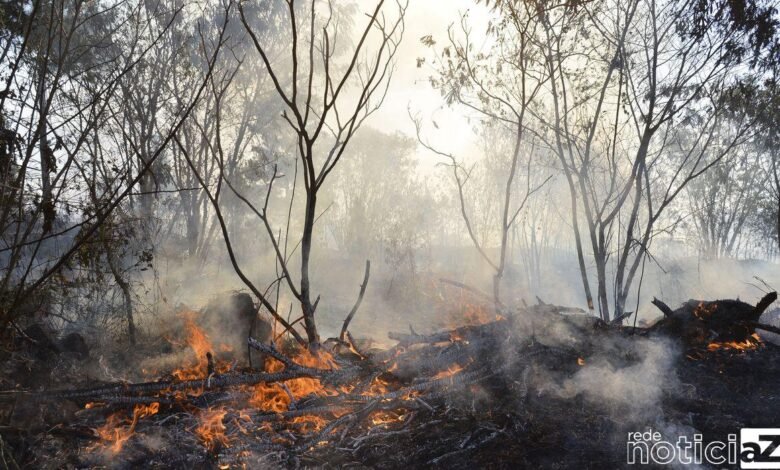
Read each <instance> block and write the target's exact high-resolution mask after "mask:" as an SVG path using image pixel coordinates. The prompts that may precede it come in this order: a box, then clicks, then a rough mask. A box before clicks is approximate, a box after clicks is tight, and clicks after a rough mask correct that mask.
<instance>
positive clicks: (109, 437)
mask: <svg viewBox="0 0 780 470" xmlns="http://www.w3.org/2000/svg"><path fill="white" fill-rule="evenodd" d="M89 405H91V404H89ZM158 411H160V404H159V403H157V402H154V403H151V404H149V405H135V408H133V419H132V420H125V419H124V418H123V417H122V414H123V413H122V412H117V413H114V414H112V415H110V416H109V417H108V419H106V424H104V425H103V426H100V427H99V428H97V429H95V433H96V434H97V435H98V437H100V439H101V441H103V442H102V443H103V444H104V445H105V446H106V448H107V449H108V450H110V451H111V452H112V453H114V454H118V453H119V452H120V451H121V450H122V447H123V446H124V445H125V442H127V440H128V439H130V436H132V435H133V433H134V432H135V426H136V424H138V420H139V419H141V418H145V417H147V416H152V415H155V414H157V412H158Z"/></svg>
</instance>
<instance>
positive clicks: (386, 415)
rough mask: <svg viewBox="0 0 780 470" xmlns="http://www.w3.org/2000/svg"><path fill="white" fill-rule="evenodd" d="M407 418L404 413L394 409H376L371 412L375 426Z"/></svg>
mask: <svg viewBox="0 0 780 470" xmlns="http://www.w3.org/2000/svg"><path fill="white" fill-rule="evenodd" d="M405 418H406V415H404V414H403V413H396V412H392V411H375V412H374V413H372V414H371V424H373V425H374V426H379V425H388V424H393V423H401V422H403V421H404V419H405Z"/></svg>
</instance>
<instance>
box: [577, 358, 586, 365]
mask: <svg viewBox="0 0 780 470" xmlns="http://www.w3.org/2000/svg"><path fill="white" fill-rule="evenodd" d="M577 365H578V366H584V365H585V359H583V358H581V357H578V358H577Z"/></svg>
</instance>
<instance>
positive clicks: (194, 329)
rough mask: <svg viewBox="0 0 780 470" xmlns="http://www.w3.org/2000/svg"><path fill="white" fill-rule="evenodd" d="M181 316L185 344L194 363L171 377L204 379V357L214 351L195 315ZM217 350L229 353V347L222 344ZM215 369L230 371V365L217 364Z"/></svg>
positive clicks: (174, 372)
mask: <svg viewBox="0 0 780 470" xmlns="http://www.w3.org/2000/svg"><path fill="white" fill-rule="evenodd" d="M182 316H183V317H184V328H185V329H186V330H187V341H186V344H187V346H188V347H189V348H190V349H191V350H192V352H194V353H195V359H196V363H195V364H194V365H191V366H187V367H182V368H181V369H177V370H175V371H173V372H172V374H171V375H173V376H174V377H175V378H177V379H179V380H194V379H200V378H203V377H206V375H208V359H207V357H206V355H207V354H208V353H211V352H212V351H214V350H215V349H214V347H213V345H212V344H211V340H210V339H209V337H208V335H207V334H206V333H205V332H204V331H203V330H202V329H201V328H200V326H198V324H197V322H196V321H195V313H194V312H184V313H183V314H182ZM174 344H175V343H174ZM219 349H220V350H221V351H230V347H229V346H226V345H222V344H221V345H220V346H219ZM216 368H217V372H220V373H223V372H227V371H228V370H230V364H227V363H218V364H217V367H216Z"/></svg>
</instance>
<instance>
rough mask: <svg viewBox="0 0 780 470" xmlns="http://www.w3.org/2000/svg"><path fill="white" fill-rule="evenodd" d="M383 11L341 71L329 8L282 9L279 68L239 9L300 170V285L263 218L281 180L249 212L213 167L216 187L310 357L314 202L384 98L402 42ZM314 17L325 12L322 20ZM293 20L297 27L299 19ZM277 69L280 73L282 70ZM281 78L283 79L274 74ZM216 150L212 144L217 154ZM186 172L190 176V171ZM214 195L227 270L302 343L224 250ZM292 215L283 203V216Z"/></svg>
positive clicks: (313, 342)
mask: <svg viewBox="0 0 780 470" xmlns="http://www.w3.org/2000/svg"><path fill="white" fill-rule="evenodd" d="M383 6H384V1H380V2H378V3H377V5H376V8H375V9H374V10H373V12H371V13H370V14H369V15H368V18H369V19H368V22H367V24H366V25H365V27H364V28H363V29H362V30H361V31H360V32H359V35H358V38H357V43H356V45H355V46H354V48H353V50H352V52H350V53H349V54H348V55H347V57H346V61H345V62H344V63H343V64H340V63H339V62H338V57H337V50H338V49H339V48H338V43H339V41H343V40H344V39H342V38H341V37H340V36H338V34H339V33H340V30H339V28H340V27H339V23H338V19H337V18H335V19H334V12H333V6H332V5H331V4H330V3H327V2H325V3H320V2H316V1H312V2H311V3H310V4H308V5H304V6H298V5H297V4H296V2H295V1H292V0H291V1H288V2H287V10H288V15H289V30H288V32H289V34H290V40H289V43H290V45H291V47H290V56H289V58H288V60H287V61H286V64H284V63H282V61H281V60H279V61H275V60H274V59H273V58H272V57H271V56H270V54H269V53H268V46H267V44H264V43H263V42H262V41H261V39H260V37H259V36H258V34H257V33H256V32H255V27H254V25H253V24H252V23H251V20H250V19H249V18H248V16H247V14H246V12H245V7H244V6H243V5H240V6H239V13H240V14H241V21H242V24H243V25H244V27H245V29H246V31H247V33H248V34H249V36H250V38H251V41H252V44H253V45H254V48H255V50H256V52H257V54H259V56H260V59H261V60H262V63H263V65H264V66H265V71H266V73H267V74H268V76H269V77H270V78H271V81H272V82H273V85H274V90H275V92H276V94H277V96H278V98H279V99H280V100H281V101H282V103H283V105H284V112H283V113H282V117H283V119H284V120H285V121H286V122H287V124H288V125H289V128H290V130H291V131H292V136H293V138H294V141H295V148H296V152H297V161H298V162H299V163H300V168H301V174H302V176H303V178H302V179H303V186H304V188H303V189H304V201H303V204H304V207H303V214H302V215H303V217H302V219H303V226H302V228H301V233H300V244H299V246H300V250H299V251H300V278H299V279H298V280H296V279H295V278H294V276H293V274H292V270H291V268H290V266H291V256H292V251H296V249H297V246H298V243H295V240H292V241H293V242H294V245H295V247H296V248H293V250H292V251H290V252H288V251H287V247H288V246H289V244H288V241H289V239H288V235H285V237H284V239H282V235H281V233H282V231H277V229H276V227H275V225H274V224H273V221H272V220H270V217H269V213H268V205H269V202H270V195H271V194H272V192H273V190H274V183H275V181H276V180H277V179H278V178H280V177H281V175H279V174H278V172H277V171H276V169H274V170H273V171H272V172H271V173H270V175H269V177H268V180H267V182H266V185H267V191H266V195H265V199H264V201H263V202H262V203H261V204H259V205H256V204H254V203H253V202H252V201H251V200H250V199H249V198H248V197H247V196H246V195H245V194H243V193H242V192H241V191H240V190H239V188H237V187H236V185H234V184H232V182H231V180H230V178H229V175H228V173H227V171H226V169H225V167H224V165H222V164H221V163H220V164H219V174H220V178H219V181H220V182H224V183H225V185H226V186H227V187H229V188H230V190H231V192H232V193H233V194H235V196H236V197H238V198H239V199H240V200H241V201H242V202H244V203H245V204H246V205H247V207H249V208H250V210H251V211H252V212H253V213H254V214H255V215H256V216H257V217H258V219H259V220H260V221H261V223H262V225H263V227H264V230H265V232H266V234H267V236H268V238H269V239H270V241H271V244H272V246H273V250H274V253H275V255H276V261H277V265H278V267H279V269H280V276H279V279H278V280H277V281H275V282H284V284H285V286H286V288H287V289H288V290H289V292H290V293H291V294H292V295H293V296H294V298H295V299H297V301H298V302H300V305H301V311H302V312H301V313H302V314H301V320H302V321H303V324H304V329H305V332H306V343H308V344H309V345H310V347H312V348H314V349H316V348H317V347H318V345H319V343H320V336H319V332H318V329H317V324H316V322H315V310H316V306H317V302H318V299H319V296H317V299H315V298H314V294H313V292H312V285H311V275H310V271H311V266H310V261H311V253H312V241H313V236H314V226H315V222H316V220H317V218H318V216H319V214H318V213H317V207H318V196H319V193H320V190H321V188H322V187H323V185H324V184H325V182H326V180H327V178H328V176H329V175H330V174H331V173H332V172H333V170H334V169H335V167H336V165H337V164H338V163H339V161H340V159H341V158H342V156H343V155H344V152H345V150H346V149H347V146H348V145H349V143H350V141H351V139H352V138H353V136H354V135H355V132H356V131H357V130H358V129H359V128H360V126H361V124H363V122H364V121H365V120H366V118H367V117H368V116H369V115H371V114H372V113H373V112H374V111H376V109H378V107H379V106H380V105H381V103H382V101H383V99H384V96H385V94H386V92H387V87H388V84H389V80H390V76H391V75H392V71H393V66H394V57H395V53H396V51H397V49H398V45H399V42H400V40H401V37H402V35H403V29H404V28H403V17H404V12H405V8H406V7H405V5H401V4H400V3H397V4H396V8H397V13H396V14H395V15H394V17H393V18H388V17H387V16H386V14H385V12H384V11H383V10H384V9H383ZM322 10H325V12H324V14H323V12H322ZM301 17H302V18H303V20H302V19H300V18H301ZM285 65H287V66H288V68H287V69H285ZM282 70H286V71H285V72H282ZM287 74H289V77H290V79H289V83H290V85H289V87H288V86H285V85H284V84H283V83H285V80H284V77H285V76H287ZM219 145H220V143H219V142H218V143H217V146H219ZM179 147H180V149H181V150H182V152H184V151H185V150H184V149H183V146H182V145H180V146H179ZM218 153H220V151H219V150H218ZM185 155H186V154H185ZM191 169H192V170H193V172H196V173H197V171H196V169H195V168H194V166H193V165H191ZM199 178H200V179H201V180H202V181H201V184H202V185H204V187H205V186H206V182H205V181H204V180H203V179H202V177H200V176H199ZM219 188H220V186H219V184H218V185H217V186H216V188H215V190H214V191H211V190H210V191H209V192H210V195H209V199H210V200H211V202H212V206H213V207H214V210H215V213H216V216H217V218H218V219H219V223H220V226H221V228H222V233H223V237H224V240H225V243H226V248H227V249H228V252H229V255H230V258H231V262H232V264H233V267H234V269H235V270H236V272H237V274H238V275H239V276H240V277H241V278H242V280H243V281H244V283H245V284H246V285H247V287H249V288H250V289H251V290H252V291H253V293H254V294H255V295H256V296H257V297H258V298H259V299H260V302H261V303H262V304H263V306H264V307H265V308H266V309H267V310H268V311H269V312H270V313H271V314H272V315H273V316H274V317H275V318H276V319H277V321H279V322H280V323H281V324H282V325H283V326H284V328H285V329H286V330H288V331H290V333H291V334H293V336H295V337H296V339H298V340H299V341H301V342H303V341H302V338H301V336H300V335H299V334H298V333H297V332H295V330H294V328H293V327H294V325H295V323H297V320H296V321H295V322H291V323H288V322H286V321H285V320H284V319H283V318H282V316H281V315H280V314H279V312H278V311H277V309H276V306H274V305H273V303H272V302H271V301H270V300H269V298H268V294H267V290H266V292H263V291H261V290H260V289H259V288H257V287H256V286H255V284H254V283H253V282H251V281H250V280H249V278H248V277H247V276H246V275H245V274H244V273H243V271H242V270H241V267H240V265H239V263H238V260H237V258H236V256H235V253H234V249H233V246H232V244H231V242H230V234H229V231H228V227H227V225H226V223H225V221H224V217H223V216H222V215H221V212H222V211H221V208H220V206H219V200H218V197H217V195H218V192H219ZM292 208H293V204H292V202H291V205H290V210H291V211H292ZM290 220H291V218H290V217H289V214H288V219H287V227H286V229H285V230H284V231H283V233H285V234H288V233H289V230H290V228H291V227H290ZM272 284H273V283H272Z"/></svg>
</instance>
